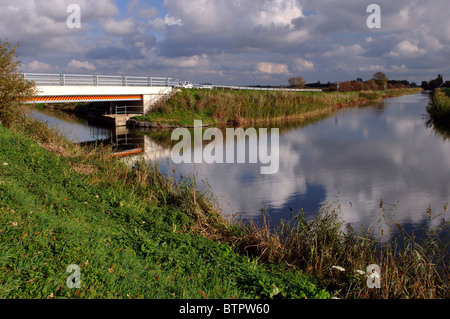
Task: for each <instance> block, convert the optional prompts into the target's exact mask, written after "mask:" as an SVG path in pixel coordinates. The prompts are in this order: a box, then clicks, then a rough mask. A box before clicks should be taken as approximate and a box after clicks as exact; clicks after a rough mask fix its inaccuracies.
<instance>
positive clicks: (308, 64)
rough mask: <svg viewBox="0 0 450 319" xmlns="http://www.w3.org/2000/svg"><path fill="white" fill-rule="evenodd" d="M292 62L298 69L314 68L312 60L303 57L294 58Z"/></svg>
mask: <svg viewBox="0 0 450 319" xmlns="http://www.w3.org/2000/svg"><path fill="white" fill-rule="evenodd" d="M294 63H295V66H296V68H297V70H298V71H309V70H314V62H312V61H308V60H305V59H303V58H296V59H295V60H294Z"/></svg>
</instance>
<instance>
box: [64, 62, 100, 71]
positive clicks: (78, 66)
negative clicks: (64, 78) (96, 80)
mask: <svg viewBox="0 0 450 319" xmlns="http://www.w3.org/2000/svg"><path fill="white" fill-rule="evenodd" d="M67 68H68V69H69V70H85V71H95V70H96V69H97V68H96V67H95V65H93V64H92V63H89V62H88V61H78V60H73V59H72V60H71V61H70V62H69V64H67Z"/></svg>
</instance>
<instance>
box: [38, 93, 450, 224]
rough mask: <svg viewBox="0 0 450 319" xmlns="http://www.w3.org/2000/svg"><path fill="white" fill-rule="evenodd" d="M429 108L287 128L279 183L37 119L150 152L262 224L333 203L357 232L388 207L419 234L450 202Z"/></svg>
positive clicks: (446, 159)
mask: <svg viewBox="0 0 450 319" xmlns="http://www.w3.org/2000/svg"><path fill="white" fill-rule="evenodd" d="M428 101H429V96H428V95H427V94H425V93H418V94H414V95H407V96H402V97H398V98H391V99H387V100H384V101H382V102H375V103H371V104H369V105H366V106H363V107H359V108H350V109H343V110H339V111H337V112H336V113H334V114H332V115H330V116H328V117H325V118H320V119H317V120H315V121H312V123H309V124H307V125H306V124H305V123H299V124H293V123H290V124H289V125H285V126H280V138H279V155H280V159H279V171H278V173H276V174H273V175H261V174H260V167H261V165H260V164H206V163H204V164H174V163H173V161H172V159H171V153H170V152H171V148H172V146H173V145H174V143H176V142H172V143H170V132H169V133H166V134H165V137H164V138H161V137H160V138H155V132H154V131H148V132H146V131H140V132H136V131H130V130H127V129H123V128H122V129H107V128H102V127H98V126H96V125H95V124H92V123H88V122H87V121H85V120H80V119H75V118H73V117H71V118H67V117H66V118H61V117H60V116H58V115H56V114H54V113H49V112H45V113H43V112H36V113H35V114H36V116H37V117H38V118H40V119H42V120H45V121H48V123H49V125H50V126H54V125H56V126H57V127H58V128H59V129H60V130H61V131H62V132H66V133H67V134H68V136H69V138H70V139H72V140H73V141H74V142H87V141H94V140H96V139H111V140H112V141H113V142H114V143H116V144H119V145H121V144H124V143H125V144H128V146H127V145H125V147H129V148H134V149H136V148H142V151H143V152H142V153H141V155H136V156H144V157H145V158H147V159H148V160H152V161H158V162H159V163H160V167H161V169H162V170H163V171H165V172H172V171H173V170H175V171H176V172H177V173H181V174H183V175H187V174H194V175H195V176H196V177H197V180H198V181H199V183H202V181H206V182H207V183H208V184H209V186H210V188H211V190H212V192H213V193H214V194H216V195H217V196H218V197H219V203H220V204H221V207H222V210H223V213H224V214H225V215H230V214H233V213H240V214H241V215H242V216H244V217H247V218H259V217H260V216H261V208H262V207H264V208H265V210H266V211H267V212H268V214H269V217H270V222H271V224H273V225H276V224H277V223H279V222H280V220H281V219H287V218H289V217H290V215H291V212H292V211H294V212H296V211H299V210H303V211H304V212H305V214H307V215H309V216H313V215H314V214H316V213H317V212H318V211H319V209H320V208H321V207H322V206H323V205H325V204H326V203H329V202H339V204H340V208H341V217H342V218H343V220H344V221H346V222H349V223H352V225H354V228H357V226H358V225H359V226H363V227H369V226H370V225H374V224H376V223H377V220H378V219H379V218H380V211H381V210H382V209H381V208H380V207H384V210H385V211H388V212H389V213H390V214H395V221H397V222H399V223H400V224H402V225H403V226H404V227H407V228H415V227H417V226H420V225H424V224H425V221H426V219H427V210H428V209H429V208H430V207H431V209H432V211H433V214H435V215H438V214H442V213H444V206H445V205H446V204H447V203H449V202H450V140H449V139H445V137H443V136H441V135H440V134H439V133H437V132H436V131H434V130H433V128H427V127H426V125H425V122H426V119H425V114H426V110H425V108H426V105H427V104H428ZM167 140H169V142H167ZM121 147H124V145H121ZM194 151H195V150H194ZM449 214H450V212H448V211H447V214H446V217H447V218H448V215H449ZM439 220H440V219H439V218H437V219H436V220H435V222H436V223H437V222H438V221H439Z"/></svg>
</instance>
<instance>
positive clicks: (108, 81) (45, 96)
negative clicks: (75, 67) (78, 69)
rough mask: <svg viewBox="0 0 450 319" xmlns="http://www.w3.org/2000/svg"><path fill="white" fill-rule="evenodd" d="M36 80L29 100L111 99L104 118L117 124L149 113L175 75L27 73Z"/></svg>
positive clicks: (168, 91) (164, 95)
mask: <svg viewBox="0 0 450 319" xmlns="http://www.w3.org/2000/svg"><path fill="white" fill-rule="evenodd" d="M24 78H25V79H26V80H28V81H32V82H34V83H35V84H36V89H37V94H36V96H35V97H34V98H32V99H30V100H27V101H26V103H68V102H110V105H111V106H110V108H109V111H108V114H104V120H105V121H107V122H108V121H109V122H111V123H114V124H115V125H116V126H123V125H126V121H127V120H128V118H130V117H132V116H135V115H139V114H145V113H148V112H149V111H150V110H151V108H152V106H153V105H155V104H156V103H157V102H159V101H161V100H162V99H167V98H168V97H169V96H170V95H171V94H172V93H173V89H172V88H173V87H174V86H175V85H176V84H177V83H178V82H173V81H172V79H171V78H162V77H137V76H111V75H79V74H43V73H24Z"/></svg>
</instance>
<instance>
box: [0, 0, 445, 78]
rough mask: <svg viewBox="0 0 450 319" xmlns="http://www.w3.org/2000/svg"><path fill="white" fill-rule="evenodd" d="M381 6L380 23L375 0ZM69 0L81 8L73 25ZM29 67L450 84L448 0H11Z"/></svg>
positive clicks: (0, 20) (4, 32) (4, 30)
mask: <svg viewBox="0 0 450 319" xmlns="http://www.w3.org/2000/svg"><path fill="white" fill-rule="evenodd" d="M371 3H376V4H378V5H379V6H380V8H381V28H380V29H369V28H368V27H367V24H366V20H367V18H368V16H369V15H370V13H367V12H366V9H367V6H368V5H369V4H371ZM69 4H78V5H79V6H80V9H81V12H80V13H81V27H80V28H79V29H77V28H75V29H70V28H68V27H67V24H66V21H67V18H68V17H69V15H70V13H67V12H66V8H67V6H68V5H69ZM0 7H1V8H2V9H1V11H0V38H2V39H4V38H8V40H9V41H10V42H12V43H15V42H18V43H19V44H20V47H19V58H20V60H21V61H22V64H23V66H22V70H23V71H25V72H46V73H47V72H48V73H78V74H111V75H151V76H169V77H172V78H175V79H177V78H178V79H180V80H191V81H193V82H212V83H216V84H244V85H245V84H261V85H278V84H287V80H288V79H289V78H290V77H293V76H302V77H303V78H304V79H306V80H307V81H308V82H316V81H318V80H319V81H322V82H327V81H345V80H352V79H356V78H358V77H360V78H363V79H364V80H367V79H370V78H371V77H372V75H373V74H374V73H375V72H377V71H382V72H384V73H386V74H387V76H388V77H389V78H391V79H398V80H400V79H407V80H409V81H415V82H418V83H420V82H421V81H422V80H430V79H432V78H435V77H436V76H437V74H438V73H441V74H443V76H444V80H450V66H449V63H448V57H449V56H450V33H449V32H448V30H450V19H448V4H447V2H446V1H445V0H422V1H417V0H411V1H406V0H397V1H392V0H343V1H331V0H322V1H317V0H227V1H224V0H189V1H187V0H121V1H119V0H117V1H115V0H0Z"/></svg>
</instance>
